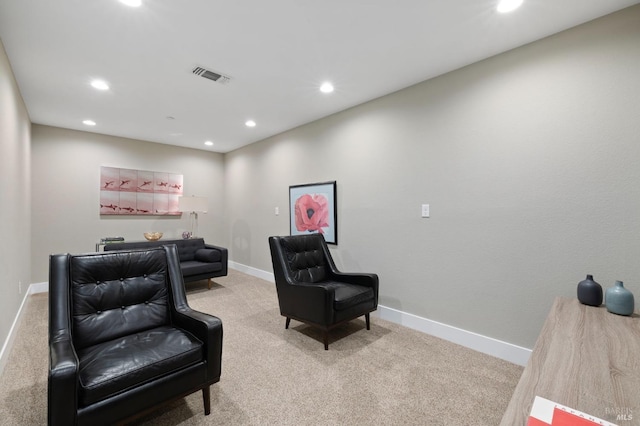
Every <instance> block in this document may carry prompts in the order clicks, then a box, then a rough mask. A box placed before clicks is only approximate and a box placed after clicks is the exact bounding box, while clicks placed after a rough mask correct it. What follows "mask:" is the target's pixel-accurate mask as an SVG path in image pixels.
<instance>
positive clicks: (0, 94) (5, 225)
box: [0, 41, 31, 371]
mask: <svg viewBox="0 0 640 426" xmlns="http://www.w3.org/2000/svg"><path fill="white" fill-rule="evenodd" d="M30 134H31V123H30V121H29V115H28V113H27V110H26V108H25V105H24V102H23V100H22V95H20V91H19V90H18V86H17V84H16V81H15V78H14V76H13V71H12V70H11V65H10V64H9V60H8V58H7V54H6V52H5V50H4V46H3V45H2V42H1V41H0V226H1V227H2V228H1V232H0V235H2V244H0V348H2V345H3V344H4V342H5V341H6V339H7V336H8V335H9V330H10V328H11V324H12V323H13V321H14V319H15V318H16V314H17V313H18V309H20V304H21V302H22V300H23V299H24V296H25V292H26V289H27V288H28V286H29V284H30V283H31V263H30V262H31V257H30V251H31V246H30V243H31V226H30V214H31V213H30V212H31V210H30V205H29V202H30V198H31V192H30V184H31V178H30V176H31V159H30V144H29V140H30V137H31V136H30ZM20 283H22V291H20V286H19V284H20ZM1 370H2V367H1V366H0V371H1Z"/></svg>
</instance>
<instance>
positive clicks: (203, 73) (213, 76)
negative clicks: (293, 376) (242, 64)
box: [191, 67, 231, 84]
mask: <svg viewBox="0 0 640 426" xmlns="http://www.w3.org/2000/svg"><path fill="white" fill-rule="evenodd" d="M191 72H193V73H194V74H195V75H199V76H200V77H204V78H208V79H209V80H213V81H215V82H216V83H220V84H227V83H228V82H229V81H231V77H229V76H228V75H224V74H220V73H217V72H215V71H211V70H208V69H206V68H202V67H195V68H194V69H193V70H192V71H191Z"/></svg>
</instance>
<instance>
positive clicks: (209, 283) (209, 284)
mask: <svg viewBox="0 0 640 426" xmlns="http://www.w3.org/2000/svg"><path fill="white" fill-rule="evenodd" d="M207 285H208V286H209V290H211V278H209V282H208V283H207Z"/></svg>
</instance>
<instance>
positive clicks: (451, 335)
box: [229, 262, 531, 366]
mask: <svg viewBox="0 0 640 426" xmlns="http://www.w3.org/2000/svg"><path fill="white" fill-rule="evenodd" d="M229 267H230V268H232V269H235V270H237V271H240V272H244V273H245V274H247V275H251V276H254V277H257V278H261V279H263V280H266V281H270V282H274V281H275V279H274V276H273V273H270V272H267V271H263V270H260V269H256V268H253V267H250V266H246V265H242V264H240V263H236V262H229ZM373 315H375V316H377V317H378V318H381V319H383V320H386V321H390V322H393V323H395V324H400V325H403V326H405V327H408V328H411V329H413V330H417V331H421V332H423V333H426V334H430V335H432V336H435V337H439V338H441V339H444V340H447V341H449V342H452V343H455V344H457V345H460V346H464V347H466V348H469V349H473V350H475V351H478V352H482V353H484V354H487V355H491V356H494V357H496V358H500V359H504V360H505V361H509V362H512V363H514V364H517V365H521V366H525V365H526V364H527V361H528V360H529V356H530V355H531V350H530V349H527V348H523V347H520V346H516V345H513V344H511V343H507V342H503V341H501V340H497V339H494V338H492V337H487V336H483V335H481V334H477V333H473V332H471V331H467V330H463V329H461V328H457V327H453V326H450V325H447V324H443V323H441V322H437V321H433V320H430V319H427V318H422V317H419V316H417V315H413V314H409V313H407V312H403V311H399V310H397V309H393V308H388V307H386V306H382V305H378V310H377V311H376V312H374V313H373Z"/></svg>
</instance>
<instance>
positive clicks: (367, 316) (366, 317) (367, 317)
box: [364, 314, 371, 330]
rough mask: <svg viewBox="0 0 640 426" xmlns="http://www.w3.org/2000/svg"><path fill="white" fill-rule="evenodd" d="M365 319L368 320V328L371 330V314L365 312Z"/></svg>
mask: <svg viewBox="0 0 640 426" xmlns="http://www.w3.org/2000/svg"><path fill="white" fill-rule="evenodd" d="M364 319H365V321H366V322H367V330H371V322H370V321H369V314H364Z"/></svg>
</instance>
